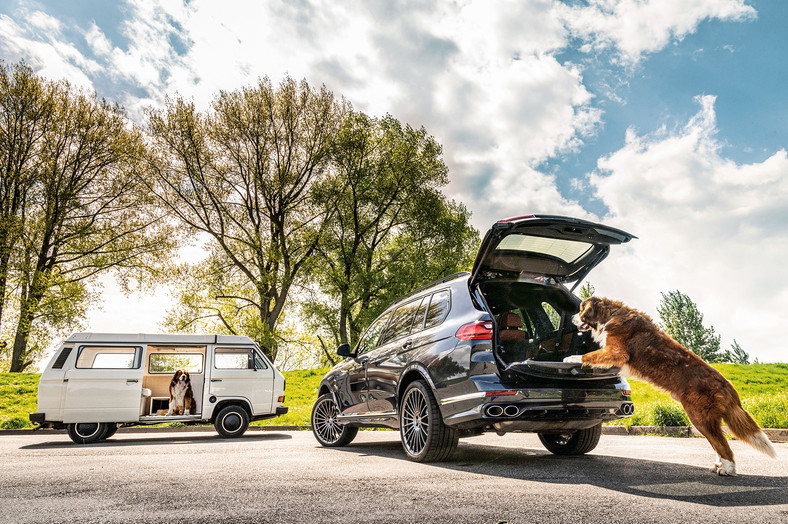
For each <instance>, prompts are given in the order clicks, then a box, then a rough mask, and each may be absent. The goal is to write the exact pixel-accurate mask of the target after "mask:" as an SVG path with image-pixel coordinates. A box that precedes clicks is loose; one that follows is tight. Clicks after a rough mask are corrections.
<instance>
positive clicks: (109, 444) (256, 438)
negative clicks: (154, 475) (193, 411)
mask: <svg viewBox="0 0 788 524" xmlns="http://www.w3.org/2000/svg"><path fill="white" fill-rule="evenodd" d="M131 435H133V434H132V433H118V434H116V435H114V436H112V437H110V438H109V439H107V440H104V441H102V442H99V443H96V444H74V443H73V442H71V441H70V440H67V441H57V442H41V443H38V444H30V445H28V446H21V447H20V448H19V449H58V448H63V449H88V448H117V447H135V446H162V445H167V446H172V445H173V444H194V443H200V444H227V442H237V443H239V444H240V443H243V442H265V441H272V440H287V439H292V438H293V437H292V436H291V435H287V434H283V433H274V432H265V433H254V434H249V433H247V434H246V435H244V436H243V437H240V438H222V437H220V436H219V435H217V434H208V435H193V434H189V433H187V432H183V433H170V434H169V435H167V436H166V437H153V436H151V437H132V436H131ZM67 438H68V437H67Z"/></svg>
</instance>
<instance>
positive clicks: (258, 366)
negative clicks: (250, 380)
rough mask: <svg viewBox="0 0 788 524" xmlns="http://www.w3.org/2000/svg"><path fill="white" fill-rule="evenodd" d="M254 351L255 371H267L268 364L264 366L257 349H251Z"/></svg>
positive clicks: (264, 363) (261, 356)
mask: <svg viewBox="0 0 788 524" xmlns="http://www.w3.org/2000/svg"><path fill="white" fill-rule="evenodd" d="M252 351H254V368H255V369H268V364H266V362H265V359H264V358H263V355H262V354H260V350H259V349H253V350H252Z"/></svg>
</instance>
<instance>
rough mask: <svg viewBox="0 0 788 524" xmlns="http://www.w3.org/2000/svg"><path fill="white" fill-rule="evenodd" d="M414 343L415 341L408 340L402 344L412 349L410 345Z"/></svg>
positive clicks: (403, 347)
mask: <svg viewBox="0 0 788 524" xmlns="http://www.w3.org/2000/svg"><path fill="white" fill-rule="evenodd" d="M412 345H413V341H412V340H406V341H405V343H404V344H402V349H410V347H411V346H412Z"/></svg>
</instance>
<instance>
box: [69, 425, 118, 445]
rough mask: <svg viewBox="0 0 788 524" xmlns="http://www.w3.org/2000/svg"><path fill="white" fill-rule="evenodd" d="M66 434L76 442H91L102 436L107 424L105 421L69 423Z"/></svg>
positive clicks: (105, 432) (105, 431) (106, 429)
mask: <svg viewBox="0 0 788 524" xmlns="http://www.w3.org/2000/svg"><path fill="white" fill-rule="evenodd" d="M67 431H68V436H69V438H70V439H71V440H73V441H74V443H76V444H93V443H94V442H98V441H99V440H101V439H103V438H104V435H106V434H107V431H109V424H107V423H105V422H77V423H76V424H69V425H68V428H67Z"/></svg>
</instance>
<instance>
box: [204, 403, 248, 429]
mask: <svg viewBox="0 0 788 524" xmlns="http://www.w3.org/2000/svg"><path fill="white" fill-rule="evenodd" d="M227 406H240V407H242V408H243V409H244V410H245V411H246V414H247V415H248V416H249V420H251V419H252V408H251V407H250V406H249V403H248V402H246V401H243V400H239V399H230V400H222V401H220V402H219V403H218V404H216V406H214V408H213V412H212V413H211V423H212V424H213V423H215V422H216V416H217V415H218V414H219V412H220V411H221V410H223V409H224V408H226V407H227Z"/></svg>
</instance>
